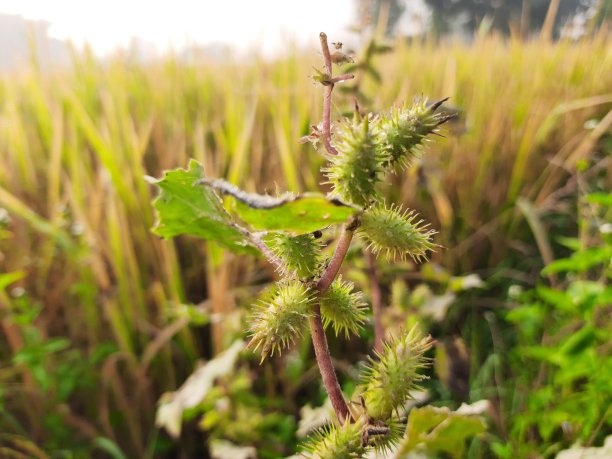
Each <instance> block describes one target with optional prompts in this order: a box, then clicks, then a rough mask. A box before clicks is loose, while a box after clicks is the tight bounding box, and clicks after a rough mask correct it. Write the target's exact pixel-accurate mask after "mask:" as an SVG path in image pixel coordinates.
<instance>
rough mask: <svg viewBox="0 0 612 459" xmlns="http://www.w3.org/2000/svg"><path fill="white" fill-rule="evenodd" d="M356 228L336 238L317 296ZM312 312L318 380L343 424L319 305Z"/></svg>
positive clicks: (341, 399) (342, 405)
mask: <svg viewBox="0 0 612 459" xmlns="http://www.w3.org/2000/svg"><path fill="white" fill-rule="evenodd" d="M357 226H358V225H357V224H355V222H351V223H349V224H345V225H344V226H343V227H342V233H341V234H340V238H339V239H338V244H337V245H336V250H335V251H334V255H333V256H332V259H331V261H330V263H329V265H327V269H326V270H325V272H324V273H323V276H321V279H320V280H319V282H318V283H317V290H318V291H319V296H320V295H321V294H323V293H325V291H326V290H327V289H328V288H329V286H330V285H331V283H332V282H333V281H334V279H335V278H336V276H337V275H338V271H339V270H340V266H342V262H343V261H344V257H345V256H346V253H347V252H348V249H349V247H350V245H351V240H352V239H353V234H354V233H355V229H356V228H357ZM313 312H314V315H313V316H312V317H311V318H310V334H311V335H312V345H313V347H314V350H315V357H316V358H317V365H318V366H319V371H320V372H321V378H322V379H323V385H324V387H325V390H326V391H327V395H328V396H329V400H330V401H331V403H332V406H333V407H334V411H335V412H336V416H337V417H338V420H339V421H340V422H341V423H343V422H344V421H345V420H346V419H348V418H349V417H350V411H349V409H348V405H347V404H346V401H345V400H344V395H343V394H342V389H340V384H339V383H338V378H337V377H336V370H335V369H334V365H333V363H332V359H331V354H330V353H329V346H328V345H327V338H326V337H325V330H324V328H323V322H322V320H321V306H320V304H319V303H317V304H316V306H315V307H314V311H313Z"/></svg>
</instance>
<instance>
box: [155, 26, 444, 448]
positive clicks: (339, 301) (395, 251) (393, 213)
mask: <svg viewBox="0 0 612 459" xmlns="http://www.w3.org/2000/svg"><path fill="white" fill-rule="evenodd" d="M320 42H321V49H322V52H323V57H324V68H323V69H322V70H317V75H316V76H315V77H314V79H315V80H316V81H317V83H319V84H321V85H322V86H323V90H324V104H323V106H324V110H323V120H322V122H321V123H320V125H319V126H316V127H314V126H313V132H312V133H311V134H310V135H308V136H307V137H305V139H306V140H310V141H316V142H317V143H318V142H319V141H322V142H321V143H322V144H323V145H324V146H325V151H324V153H323V155H324V156H325V157H326V159H327V160H328V165H327V166H325V167H324V169H323V173H324V175H325V176H326V180H327V184H328V185H330V186H331V191H330V192H329V193H328V194H326V195H324V194H321V193H304V194H301V195H294V194H290V193H287V194H284V195H282V196H267V195H258V194H255V193H247V192H245V191H243V190H240V189H239V188H237V187H236V186H234V185H232V184H229V183H227V182H225V181H223V180H219V179H210V178H207V177H205V175H204V171H203V168H202V166H201V165H200V164H199V163H197V162H196V161H191V162H190V164H189V168H188V169H186V170H185V169H176V170H173V171H168V172H166V173H165V174H164V176H163V177H162V178H161V179H150V181H151V182H152V183H154V184H155V185H157V186H158V187H159V188H160V193H159V196H158V197H157V198H156V200H155V201H154V206H155V208H156V210H157V214H158V222H157V225H156V227H155V228H154V230H153V231H154V232H155V233H156V234H158V235H160V236H162V237H166V238H169V237H174V236H176V235H179V234H190V235H193V236H198V237H201V238H203V239H206V240H209V241H214V242H215V243H217V244H219V245H221V246H222V247H224V248H225V249H228V250H231V251H233V252H237V253H246V254H253V255H256V254H258V253H259V254H260V255H262V256H263V257H264V258H265V259H266V260H267V261H268V262H270V263H271V264H272V265H273V266H274V268H275V269H276V273H277V275H278V277H279V279H278V281H277V283H276V284H275V286H274V287H273V288H272V289H270V290H269V291H267V292H266V293H265V294H264V295H262V297H261V298H260V299H259V300H258V301H256V303H255V306H254V307H253V310H252V312H251V315H250V317H249V328H248V331H247V333H248V335H249V337H250V342H249V347H250V348H251V350H253V351H255V352H260V353H261V358H262V360H263V359H265V358H267V357H272V356H276V355H279V354H281V353H282V352H283V351H284V350H286V349H287V348H289V347H290V346H291V345H292V344H293V343H294V342H295V341H296V340H298V339H300V338H301V337H303V336H304V335H306V334H307V332H308V331H309V332H310V336H311V339H312V342H313V347H314V350H315V356H316V360H317V364H318V366H319V369H320V373H321V377H322V380H323V385H324V387H325V389H326V391H327V394H328V396H329V398H330V401H331V404H332V406H333V408H334V411H335V414H336V417H337V419H336V420H335V423H334V424H332V425H329V426H327V427H326V428H325V429H323V430H321V431H319V432H318V433H317V434H316V435H314V436H313V438H312V439H311V440H310V441H309V442H308V444H307V445H306V447H305V452H304V454H305V455H307V456H308V457H316V458H345V457H346V458H358V457H363V456H364V455H365V454H366V453H367V452H368V451H369V450H371V449H376V450H379V451H385V450H387V449H389V448H391V447H392V446H393V445H394V444H395V443H396V442H397V441H398V440H399V439H400V438H401V435H402V433H403V428H402V425H401V421H400V415H401V413H402V409H403V407H404V406H405V404H406V402H407V401H408V400H409V399H410V398H411V391H413V390H414V389H415V388H416V387H417V386H418V383H419V382H420V381H421V380H422V379H423V376H421V374H420V370H421V369H423V368H424V367H426V366H427V365H428V364H429V361H428V359H427V358H426V357H425V354H426V352H427V351H428V350H429V348H430V347H431V346H432V341H431V339H430V338H429V337H425V336H423V335H422V334H421V332H420V331H419V330H418V329H416V328H413V329H411V330H408V331H407V332H405V333H404V334H403V335H401V336H397V337H396V338H395V339H391V340H389V341H387V342H386V343H385V344H384V346H382V347H381V348H379V349H378V350H377V352H375V354H374V357H372V358H371V359H370V362H369V364H368V366H367V369H366V371H365V372H364V373H363V378H362V381H361V383H362V384H361V385H360V386H359V387H358V389H357V390H356V392H355V394H354V397H357V398H356V399H354V400H352V401H350V402H347V400H346V399H345V396H344V394H343V393H342V391H341V389H340V385H339V383H338V379H337V377H336V372H335V369H334V366H333V363H332V359H331V355H330V352H329V348H328V345H327V339H326V336H325V329H327V328H331V329H333V331H334V332H335V334H336V335H344V336H346V337H348V336H349V335H350V334H357V333H358V332H359V331H360V329H361V328H362V327H363V326H364V324H365V323H366V319H367V312H366V305H367V304H366V301H365V299H364V296H363V294H362V293H361V292H359V291H358V289H357V287H356V286H355V285H353V284H352V283H351V282H349V281H348V280H344V279H342V278H341V276H340V275H339V271H340V268H341V265H342V263H343V260H344V258H345V256H346V254H347V251H348V249H349V247H350V245H351V242H352V240H353V237H354V236H355V235H358V236H359V237H361V238H363V240H364V241H365V243H366V244H367V245H368V246H369V249H370V250H371V252H372V253H374V254H381V253H382V254H385V255H387V256H388V257H400V258H405V257H411V258H413V259H414V260H417V261H418V260H421V259H424V258H426V257H427V255H428V253H429V252H430V251H432V250H434V249H435V248H436V244H435V243H434V242H433V236H434V234H435V232H434V231H433V230H431V229H429V228H428V226H427V225H426V224H424V223H423V221H422V220H420V219H419V218H418V216H417V215H416V214H415V213H414V212H413V211H408V210H402V208H401V207H400V206H397V205H389V204H386V203H385V202H384V200H383V198H382V196H381V193H380V192H379V190H378V187H377V185H378V184H379V183H380V182H382V181H383V180H384V179H385V176H386V175H387V174H388V173H390V172H392V171H394V170H397V169H400V168H402V167H406V166H408V165H410V163H411V162H412V160H413V159H414V158H415V157H416V156H417V155H418V154H420V151H421V145H422V143H423V140H424V139H425V138H426V136H428V135H429V134H434V133H435V132H436V130H437V128H438V126H439V125H441V124H442V123H444V122H445V121H446V120H448V119H449V117H448V116H446V115H443V114H438V113H436V109H437V108H438V107H439V106H440V104H441V103H442V101H440V102H436V103H434V104H430V105H428V104H427V103H426V102H425V101H420V102H417V103H415V104H414V105H412V106H409V105H402V106H399V107H396V108H392V109H391V110H389V111H388V112H382V113H378V114H366V115H361V114H359V113H356V114H355V116H354V117H352V118H350V119H349V118H346V119H343V120H340V121H339V122H337V123H334V125H333V126H332V123H331V96H332V91H333V89H334V86H335V85H336V84H339V83H341V82H343V81H346V80H350V79H351V78H353V76H352V75H350V74H344V75H341V76H338V77H333V74H332V63H333V62H336V63H342V62H347V59H339V58H338V53H342V51H341V47H340V48H339V47H338V46H337V45H336V47H335V48H336V49H335V51H334V55H333V56H335V57H333V56H332V55H331V53H330V50H329V47H328V43H327V37H326V35H325V34H323V33H321V35H320ZM224 196H225V197H224ZM337 227H339V228H338V230H337V233H338V236H337V241H336V244H335V248H334V250H333V251H332V255H331V256H328V255H326V254H327V253H328V252H329V251H328V250H326V249H327V247H326V244H325V242H324V241H327V240H328V239H329V238H330V237H331V236H332V235H333V234H334V233H333V231H334V229H336V228H337ZM329 245H330V246H331V244H329ZM378 338H379V339H382V337H378Z"/></svg>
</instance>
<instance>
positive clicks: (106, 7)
mask: <svg viewBox="0 0 612 459" xmlns="http://www.w3.org/2000/svg"><path fill="white" fill-rule="evenodd" d="M0 13H8V14H19V15H22V16H24V17H25V18H27V19H33V20H44V21H47V22H49V23H50V26H49V30H48V32H49V35H50V36H51V37H53V38H58V39H61V40H68V39H69V40H71V41H72V42H73V43H75V44H76V45H78V46H81V45H83V44H84V43H85V42H88V43H89V44H90V45H91V46H92V48H93V49H94V51H95V52H96V53H98V54H102V55H103V54H106V53H109V52H111V51H113V50H114V49H116V48H117V47H121V46H126V45H127V44H129V42H130V40H131V38H132V37H138V38H140V39H142V40H144V41H146V42H149V43H151V44H153V45H155V47H156V48H157V49H158V50H159V51H164V50H167V49H169V48H175V49H176V48H181V47H183V46H185V45H192V44H201V45H206V44H210V43H227V44H230V45H232V46H234V47H235V48H236V49H238V50H242V51H246V50H249V49H258V50H260V51H261V52H263V53H264V54H269V53H273V52H275V51H277V50H279V49H282V47H283V43H286V42H287V41H288V40H289V38H290V37H292V39H293V40H295V42H296V43H297V44H300V45H305V44H313V43H314V44H315V45H316V43H318V34H319V32H321V31H325V32H327V34H328V35H329V36H330V37H331V38H333V39H335V40H343V39H344V38H343V37H340V38H338V37H336V38H334V37H335V35H336V34H340V35H343V36H347V35H350V32H349V31H348V28H349V26H350V25H351V24H354V23H355V19H356V13H355V2H354V1H353V0H305V1H304V0H302V1H299V2H298V1H290V0H225V1H196V0H192V1H187V0H172V1H154V0H149V1H143V0H122V1H121V0H105V1H99V0H98V1H92V0H72V1H69V0H0Z"/></svg>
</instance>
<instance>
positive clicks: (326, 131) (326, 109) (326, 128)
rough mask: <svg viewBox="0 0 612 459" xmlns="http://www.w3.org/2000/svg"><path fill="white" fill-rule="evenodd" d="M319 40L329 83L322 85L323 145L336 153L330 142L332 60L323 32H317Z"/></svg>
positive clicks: (331, 152)
mask: <svg viewBox="0 0 612 459" xmlns="http://www.w3.org/2000/svg"><path fill="white" fill-rule="evenodd" d="M319 40H320V41H321V51H322V52H323V61H324V63H325V73H326V74H327V79H328V81H329V84H328V85H326V86H324V88H323V90H324V91H325V92H324V95H323V145H325V149H326V150H327V151H328V153H329V154H330V155H334V156H335V155H337V154H338V150H336V149H335V148H334V146H333V145H332V144H331V96H332V91H333V90H334V83H333V82H332V72H333V69H332V61H331V54H330V53H329V45H328V44H327V35H325V33H324V32H321V33H320V34H319Z"/></svg>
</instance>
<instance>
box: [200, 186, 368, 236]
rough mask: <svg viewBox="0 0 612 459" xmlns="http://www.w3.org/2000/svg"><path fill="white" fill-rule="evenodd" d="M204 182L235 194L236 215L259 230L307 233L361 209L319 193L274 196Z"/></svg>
mask: <svg viewBox="0 0 612 459" xmlns="http://www.w3.org/2000/svg"><path fill="white" fill-rule="evenodd" d="M203 183H204V184H205V185H208V186H210V187H212V188H214V189H216V190H218V191H220V192H222V193H224V194H227V195H230V196H231V197H232V198H234V211H235V212H236V214H237V215H238V217H240V218H241V219H242V220H243V221H244V222H246V223H248V224H249V225H251V226H252V227H253V228H255V229H258V230H283V231H290V232H294V233H297V234H303V233H310V232H313V231H316V230H319V229H321V228H324V227H326V226H329V225H333V224H337V223H344V222H345V221H346V220H348V219H349V218H350V217H351V216H353V215H354V214H355V213H356V212H357V211H358V210H360V209H359V208H358V207H355V206H350V205H348V204H345V203H343V202H341V201H339V200H338V199H334V198H328V197H326V196H324V195H322V194H320V193H304V194H301V195H293V194H287V195H284V196H281V197H274V196H268V195H260V194H256V193H247V192H245V191H242V190H241V189H239V188H238V187H236V186H234V185H232V184H231V183H228V182H226V181H225V180H206V181H204V182H203Z"/></svg>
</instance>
